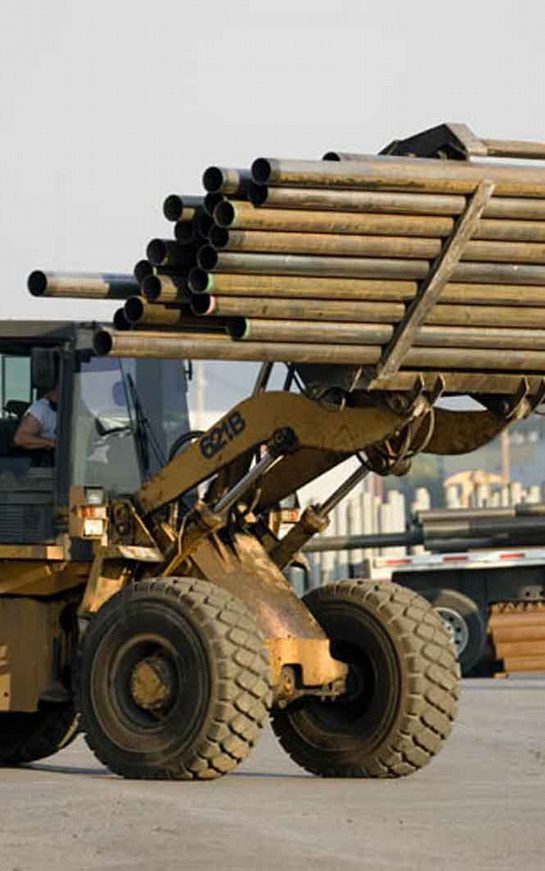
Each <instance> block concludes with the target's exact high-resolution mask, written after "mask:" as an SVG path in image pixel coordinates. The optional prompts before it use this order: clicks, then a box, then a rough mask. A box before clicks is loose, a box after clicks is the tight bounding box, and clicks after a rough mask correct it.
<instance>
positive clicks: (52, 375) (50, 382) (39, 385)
mask: <svg viewBox="0 0 545 871" xmlns="http://www.w3.org/2000/svg"><path fill="white" fill-rule="evenodd" d="M30 378H31V381H32V387H34V388H36V390H39V391H47V390H52V389H53V387H54V386H55V384H56V383H57V378H58V354H57V351H56V350H55V349H54V348H32V351H31V355H30Z"/></svg>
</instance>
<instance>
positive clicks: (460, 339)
mask: <svg viewBox="0 0 545 871" xmlns="http://www.w3.org/2000/svg"><path fill="white" fill-rule="evenodd" d="M228 329H229V334H230V335H231V336H232V338H233V339H238V340H244V341H255V342H307V343H308V342H310V343H316V342H318V343H320V342H332V343H340V344H343V345H352V344H356V345H357V344H363V345H375V344H385V343H386V342H389V341H390V339H391V338H392V335H393V327H392V326H389V325H387V324H384V325H382V324H365V323H342V322H334V321H325V322H324V321H285V320H279V319H278V320H267V319H265V318H256V319H254V318H242V317H241V318H234V319H233V320H232V321H231V322H230V323H229V327H228ZM414 345H415V347H431V348H445V347H455V348H485V349H486V348H506V349H513V350H529V349H531V350H535V351H538V350H540V351H545V330H514V329H490V328H488V329H479V328H471V327H470V328H467V327H429V326H424V327H421V328H420V329H419V330H418V332H417V333H416V336H415V341H414Z"/></svg>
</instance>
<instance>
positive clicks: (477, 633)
mask: <svg viewBox="0 0 545 871" xmlns="http://www.w3.org/2000/svg"><path fill="white" fill-rule="evenodd" d="M422 595H423V596H424V598H426V599H427V600H428V602H429V603H430V604H431V605H432V607H433V608H434V609H435V611H436V613H437V614H438V615H439V617H440V618H441V620H442V621H443V623H444V625H445V628H446V630H447V632H448V633H449V635H450V637H451V639H452V642H453V644H454V648H455V650H456V654H457V656H458V660H459V662H460V668H461V670H462V674H463V675H464V676H465V675H468V674H469V673H470V672H471V671H472V670H473V669H474V668H475V667H476V666H477V665H478V663H479V662H480V661H481V659H482V658H483V656H484V652H485V645H486V625H485V622H484V620H483V618H482V616H481V612H480V610H479V606H478V605H477V603H476V602H474V601H473V599H470V598H469V597H468V596H464V595H463V593H459V592H458V591H457V590H449V589H439V590H427V591H425V592H423V593H422Z"/></svg>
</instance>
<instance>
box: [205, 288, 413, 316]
mask: <svg viewBox="0 0 545 871" xmlns="http://www.w3.org/2000/svg"><path fill="white" fill-rule="evenodd" d="M191 307H192V309H193V311H194V312H195V314H197V315H202V316H210V315H219V316H225V317H237V316H239V315H240V316H241V317H254V318H279V319H281V320H302V321H303V320H305V321H312V320H319V319H321V318H324V319H329V320H338V321H358V322H361V323H365V322H370V323H392V322H394V321H398V320H399V319H400V318H402V317H403V313H404V310H405V307H404V306H403V305H401V304H396V303H371V302H336V301H335V302H330V301H329V300H310V299H308V300H306V299H305V300H298V299H293V300H286V299H251V298H249V297H241V298H239V297H234V296H209V295H208V294H206V293H203V294H198V295H196V296H193V298H192V300H191Z"/></svg>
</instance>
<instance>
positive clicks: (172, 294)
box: [141, 275, 189, 303]
mask: <svg viewBox="0 0 545 871" xmlns="http://www.w3.org/2000/svg"><path fill="white" fill-rule="evenodd" d="M141 290H142V293H143V294H144V296H145V297H146V298H147V299H149V300H150V301H151V302H159V303H169V302H170V303H172V302H187V301H188V299H189V291H188V288H187V283H186V281H185V279H183V278H181V277H176V278H173V277H171V276H168V275H148V276H146V278H144V280H143V281H142V284H141Z"/></svg>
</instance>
